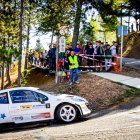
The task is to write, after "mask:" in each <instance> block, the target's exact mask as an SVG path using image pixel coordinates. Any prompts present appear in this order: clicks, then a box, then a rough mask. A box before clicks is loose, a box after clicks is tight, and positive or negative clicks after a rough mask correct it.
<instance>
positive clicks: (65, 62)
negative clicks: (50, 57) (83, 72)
mask: <svg viewBox="0 0 140 140" xmlns="http://www.w3.org/2000/svg"><path fill="white" fill-rule="evenodd" d="M69 56H70V51H69V50H67V51H66V53H65V55H64V69H65V70H66V71H68V70H69V63H68V57H69Z"/></svg>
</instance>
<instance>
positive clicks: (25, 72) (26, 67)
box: [24, 9, 31, 76]
mask: <svg viewBox="0 0 140 140" xmlns="http://www.w3.org/2000/svg"><path fill="white" fill-rule="evenodd" d="M30 10H31V9H30ZM30 14H31V11H30V12H29V19H28V27H27V28H28V29H27V47H26V56H25V66H24V76H26V75H27V69H28V57H29V55H28V54H29V42H30V28H31V26H30V21H31V19H30Z"/></svg>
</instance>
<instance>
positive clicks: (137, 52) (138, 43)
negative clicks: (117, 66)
mask: <svg viewBox="0 0 140 140" xmlns="http://www.w3.org/2000/svg"><path fill="white" fill-rule="evenodd" d="M123 51H124V53H123V56H124V57H131V58H140V31H139V32H132V33H130V34H129V35H127V36H126V37H125V39H124V50H123Z"/></svg>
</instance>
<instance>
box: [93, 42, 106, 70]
mask: <svg viewBox="0 0 140 140" xmlns="http://www.w3.org/2000/svg"><path fill="white" fill-rule="evenodd" d="M96 51H97V56H96V57H95V59H96V66H97V67H99V70H100V71H102V61H103V60H104V59H103V57H102V55H103V48H102V46H101V41H100V40H99V41H98V43H97V50H96ZM96 70H97V68H96Z"/></svg>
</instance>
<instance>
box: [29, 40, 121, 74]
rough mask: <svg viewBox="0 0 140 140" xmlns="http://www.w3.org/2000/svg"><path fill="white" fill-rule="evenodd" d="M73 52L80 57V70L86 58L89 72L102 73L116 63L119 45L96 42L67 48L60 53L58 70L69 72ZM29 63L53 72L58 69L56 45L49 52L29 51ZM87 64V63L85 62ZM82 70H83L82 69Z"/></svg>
mask: <svg viewBox="0 0 140 140" xmlns="http://www.w3.org/2000/svg"><path fill="white" fill-rule="evenodd" d="M71 51H74V52H75V54H76V55H78V59H79V69H80V68H81V67H82V66H83V56H87V57H86V64H87V66H88V67H87V70H88V71H93V70H95V71H102V70H103V65H104V66H105V70H106V71H108V70H109V69H110V67H111V63H112V62H114V58H115V57H116V56H117V54H118V44H117V42H115V41H113V43H112V45H110V44H109V43H108V42H105V43H103V42H101V41H96V42H95V43H91V42H87V44H86V45H85V46H84V47H83V46H81V45H80V44H77V46H76V48H74V49H73V48H72V46H71V45H69V46H67V47H66V51H65V53H60V54H59V55H60V56H59V60H58V68H59V69H63V70H66V71H67V70H69V61H68V57H69V56H70V53H71ZM29 62H30V64H32V65H38V66H40V67H48V69H49V70H50V72H51V71H55V69H56V45H53V46H49V50H48V51H46V50H45V51H44V52H43V51H35V50H30V51H29ZM84 62H85V61H84ZM81 70H82V69H81Z"/></svg>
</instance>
